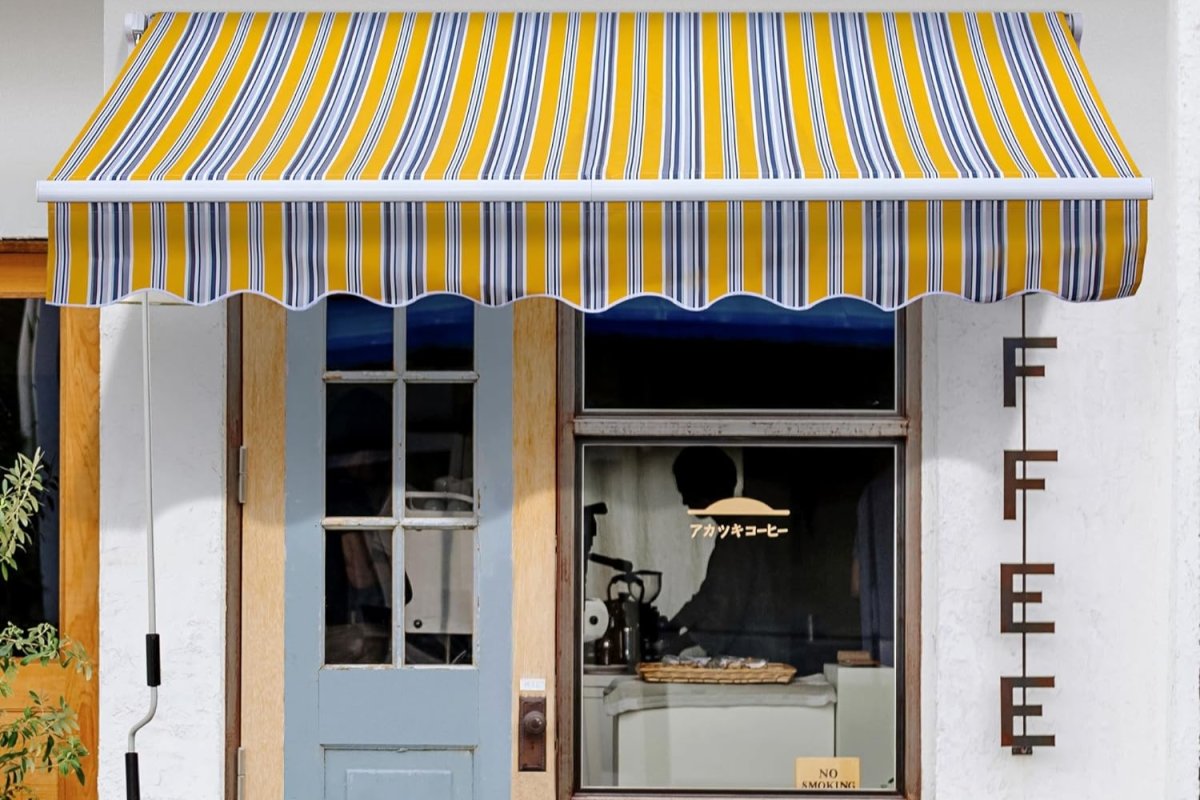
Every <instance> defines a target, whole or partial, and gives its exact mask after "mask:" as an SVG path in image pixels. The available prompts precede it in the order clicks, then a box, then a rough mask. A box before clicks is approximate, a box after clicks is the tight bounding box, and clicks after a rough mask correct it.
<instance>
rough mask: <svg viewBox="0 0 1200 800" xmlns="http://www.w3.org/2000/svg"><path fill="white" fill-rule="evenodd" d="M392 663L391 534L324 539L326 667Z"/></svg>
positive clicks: (341, 533)
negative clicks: (331, 665) (330, 665)
mask: <svg viewBox="0 0 1200 800" xmlns="http://www.w3.org/2000/svg"><path fill="white" fill-rule="evenodd" d="M391 662H392V532H391V531H378V530H375V531H370V530H368V531H329V532H327V533H326V534H325V663H326V664H390V663H391Z"/></svg>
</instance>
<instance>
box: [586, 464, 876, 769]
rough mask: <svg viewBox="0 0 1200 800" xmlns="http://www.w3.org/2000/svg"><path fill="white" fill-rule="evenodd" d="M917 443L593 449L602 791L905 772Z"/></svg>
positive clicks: (593, 701)
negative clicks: (902, 600)
mask: <svg viewBox="0 0 1200 800" xmlns="http://www.w3.org/2000/svg"><path fill="white" fill-rule="evenodd" d="M898 455H899V452H898V449H897V448H896V447H894V446H892V445H890V444H883V445H880V444H870V445H866V444H864V445H861V446H858V445H847V446H832V445H822V446H793V445H769V444H762V445H757V444H755V445H746V444H733V443H721V442H697V443H695V444H689V445H686V446H681V445H679V444H652V443H647V444H626V443H588V444H584V445H583V446H582V472H581V480H582V496H581V498H580V518H579V525H580V544H581V553H582V558H583V576H584V579H583V584H582V587H581V589H582V591H581V594H580V597H579V603H580V608H581V612H582V613H581V620H580V627H581V630H582V632H583V634H582V645H581V648H582V649H581V654H580V655H581V658H580V663H581V665H582V675H581V676H580V681H581V684H580V697H581V702H580V706H581V723H580V724H581V732H580V735H581V747H580V750H581V753H582V754H583V757H582V764H581V769H580V777H581V784H582V785H583V786H584V787H589V788H604V787H620V788H622V789H706V790H796V789H797V788H799V787H798V784H797V764H798V761H797V760H798V759H801V760H802V761H801V762H800V763H801V764H802V765H803V764H816V763H817V762H811V761H807V759H829V758H833V757H839V758H846V759H851V760H853V762H854V765H855V767H856V768H857V769H858V772H859V774H860V780H859V781H858V783H857V786H856V787H854V788H861V789H864V790H869V789H874V790H879V789H891V788H894V787H895V779H896V766H895V765H896V732H897V717H896V708H897V699H896V689H895V687H896V672H895V667H896V658H895V653H896V648H895V642H896V630H897V623H896V612H895V598H896V579H895V575H896V559H895V553H896V538H897V537H896V529H897V528H896V501H895V498H896V496H897V491H898V485H897V478H896V471H895V464H896V463H897V459H898ZM850 664H853V665H854V666H850ZM776 681H777V682H776ZM821 763H825V762H821ZM828 766H829V765H828V764H827V763H826V767H828ZM830 788H851V787H848V786H845V785H844V784H839V785H837V786H833V787H830Z"/></svg>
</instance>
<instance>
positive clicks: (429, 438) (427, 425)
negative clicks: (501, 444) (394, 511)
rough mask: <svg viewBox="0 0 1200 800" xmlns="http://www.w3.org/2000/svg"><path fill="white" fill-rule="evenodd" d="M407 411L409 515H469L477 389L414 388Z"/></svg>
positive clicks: (472, 504)
mask: <svg viewBox="0 0 1200 800" xmlns="http://www.w3.org/2000/svg"><path fill="white" fill-rule="evenodd" d="M407 393H408V399H407V402H406V407H405V418H406V420H407V422H406V424H405V436H406V441H405V446H404V452H405V472H404V482H405V494H406V497H407V508H406V510H405V513H406V514H407V515H408V516H414V517H446V516H461V515H470V514H471V513H472V512H473V510H474V508H475V501H474V493H475V492H474V488H473V487H474V483H473V479H472V469H473V462H474V458H473V453H472V447H473V444H472V441H473V440H472V434H473V432H474V429H475V408H474V397H475V387H474V386H473V385H471V384H469V383H413V384H409V385H408V387H407Z"/></svg>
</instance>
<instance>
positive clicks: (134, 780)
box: [125, 294, 162, 800]
mask: <svg viewBox="0 0 1200 800" xmlns="http://www.w3.org/2000/svg"><path fill="white" fill-rule="evenodd" d="M142 403H143V409H144V410H143V417H142V422H143V426H144V439H145V462H146V601H147V616H148V624H147V630H146V685H147V686H149V687H150V709H149V711H147V712H146V716H145V717H143V718H142V719H140V720H138V722H137V724H135V725H134V726H133V727H132V728H130V729H129V750H128V751H127V752H126V753H125V797H126V798H127V800H141V797H142V786H141V774H140V773H139V771H138V754H137V735H138V731H140V730H141V729H142V728H144V727H146V725H147V724H149V722H150V720H152V719H154V715H155V714H156V713H157V712H158V687H159V684H161V683H162V660H161V656H160V652H159V642H158V630H157V620H156V619H155V613H154V610H155V603H156V598H155V593H154V477H153V476H154V461H153V452H154V448H153V446H152V439H151V433H152V425H151V414H150V410H151V406H150V301H149V299H148V297H147V295H145V294H143V295H142Z"/></svg>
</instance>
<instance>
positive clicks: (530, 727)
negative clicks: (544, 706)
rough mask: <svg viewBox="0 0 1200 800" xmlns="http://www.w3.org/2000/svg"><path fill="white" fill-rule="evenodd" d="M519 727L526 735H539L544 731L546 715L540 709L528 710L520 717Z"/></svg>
mask: <svg viewBox="0 0 1200 800" xmlns="http://www.w3.org/2000/svg"><path fill="white" fill-rule="evenodd" d="M521 727H522V728H523V729H524V730H525V733H526V735H528V736H541V735H542V734H543V733H545V732H546V715H545V714H543V713H542V712H541V711H530V712H529V713H527V714H526V715H525V716H524V717H523V718H522V719H521Z"/></svg>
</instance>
